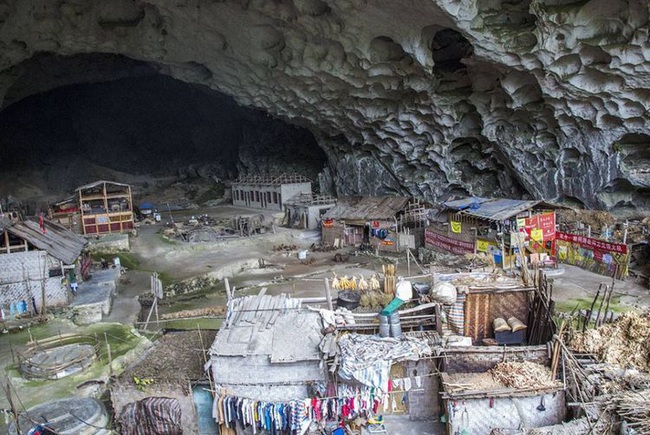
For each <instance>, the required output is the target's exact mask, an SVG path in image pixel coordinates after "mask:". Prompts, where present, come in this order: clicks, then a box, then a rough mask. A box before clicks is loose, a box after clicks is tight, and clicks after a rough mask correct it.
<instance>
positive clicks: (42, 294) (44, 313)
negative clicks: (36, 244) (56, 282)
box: [41, 261, 47, 317]
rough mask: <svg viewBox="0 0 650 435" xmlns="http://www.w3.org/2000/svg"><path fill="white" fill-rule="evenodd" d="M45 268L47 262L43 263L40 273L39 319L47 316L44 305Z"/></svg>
mask: <svg viewBox="0 0 650 435" xmlns="http://www.w3.org/2000/svg"><path fill="white" fill-rule="evenodd" d="M46 268H47V261H43V270H42V271H41V273H42V275H41V317H45V315H46V314H47V309H46V304H45V269H46Z"/></svg>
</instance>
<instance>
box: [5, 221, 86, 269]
mask: <svg viewBox="0 0 650 435" xmlns="http://www.w3.org/2000/svg"><path fill="white" fill-rule="evenodd" d="M43 223H44V227H45V232H43V229H42V228H41V227H40V225H39V224H38V223H37V222H34V221H31V220H27V221H22V222H17V223H15V224H13V225H11V226H9V227H7V228H6V229H7V231H9V232H10V233H11V234H13V235H14V236H16V237H20V238H21V239H23V240H27V241H28V242H29V243H31V244H32V245H34V246H35V247H36V248H38V249H41V250H43V251H47V253H48V254H50V255H51V256H52V257H54V258H56V259H57V260H61V261H62V262H63V263H65V264H72V263H74V262H75V260H76V259H77V257H78V256H79V254H81V251H82V249H83V248H84V246H86V243H87V241H86V239H84V238H83V237H81V236H79V235H78V234H75V233H73V232H72V231H70V230H68V229H67V228H65V227H64V226H62V225H59V224H57V223H54V222H52V221H49V220H44V221H43Z"/></svg>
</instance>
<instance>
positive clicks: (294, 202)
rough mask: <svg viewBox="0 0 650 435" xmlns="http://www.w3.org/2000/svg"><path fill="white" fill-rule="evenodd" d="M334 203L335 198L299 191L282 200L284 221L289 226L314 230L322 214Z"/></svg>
mask: <svg viewBox="0 0 650 435" xmlns="http://www.w3.org/2000/svg"><path fill="white" fill-rule="evenodd" d="M335 205H336V199H335V198H332V197H331V196H327V195H311V194H306V193H301V194H298V195H295V196H293V197H292V198H289V199H288V200H286V201H285V202H284V207H285V218H284V223H285V224H286V226H288V227H289V228H302V229H309V230H316V229H318V228H319V226H320V224H321V221H322V218H323V215H324V214H325V213H326V212H327V210H329V209H331V208H332V207H334V206H335Z"/></svg>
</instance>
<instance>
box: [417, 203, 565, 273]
mask: <svg viewBox="0 0 650 435" xmlns="http://www.w3.org/2000/svg"><path fill="white" fill-rule="evenodd" d="M443 207H444V211H445V212H446V214H447V222H446V223H444V224H442V225H433V226H431V227H429V228H427V231H426V236H425V238H426V246H427V247H431V248H434V249H441V250H444V251H447V252H452V253H458V254H462V253H471V252H483V253H486V254H490V255H492V256H493V257H494V260H495V262H496V263H497V264H499V265H500V266H502V267H504V268H510V267H514V266H515V265H516V263H517V261H519V259H520V258H521V259H523V261H532V262H535V263H537V262H540V263H544V262H545V261H550V259H551V258H552V257H553V255H554V253H555V209H557V208H558V207H559V206H557V205H554V204H550V203H547V202H544V201H540V200H518V199H506V198H481V197H469V198H462V199H458V200H454V201H447V202H444V203H443ZM519 253H521V256H519V257H518V254H519ZM531 254H533V255H532V256H531Z"/></svg>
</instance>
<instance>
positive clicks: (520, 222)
mask: <svg viewBox="0 0 650 435" xmlns="http://www.w3.org/2000/svg"><path fill="white" fill-rule="evenodd" d="M519 228H526V219H517V229H519Z"/></svg>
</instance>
